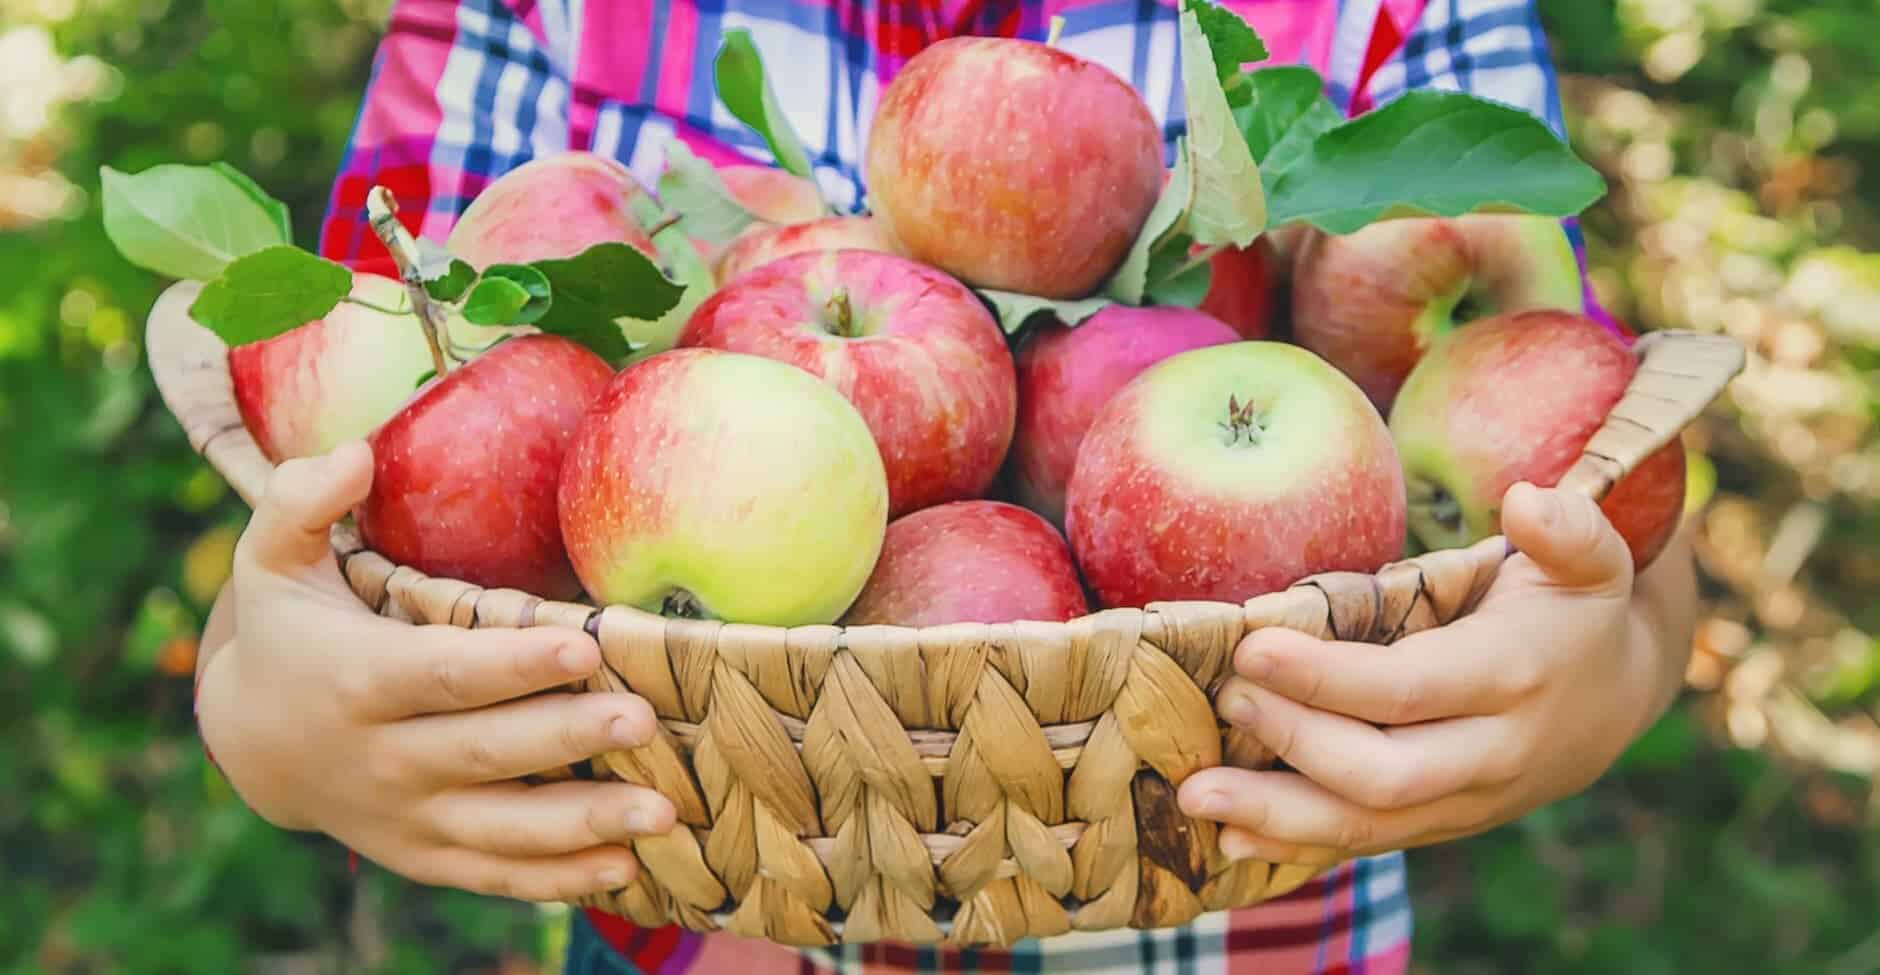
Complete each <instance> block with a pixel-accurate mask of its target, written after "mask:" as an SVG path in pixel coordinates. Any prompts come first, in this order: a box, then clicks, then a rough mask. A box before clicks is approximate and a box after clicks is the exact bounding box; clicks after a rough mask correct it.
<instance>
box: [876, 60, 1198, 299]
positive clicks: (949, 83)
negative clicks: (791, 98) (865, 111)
mask: <svg viewBox="0 0 1880 975" xmlns="http://www.w3.org/2000/svg"><path fill="white" fill-rule="evenodd" d="M864 167H865V172H866V177H867V183H868V198H869V205H870V208H871V209H872V210H873V212H874V213H875V214H876V215H877V216H879V217H880V218H881V219H882V221H883V223H884V224H885V225H886V227H887V230H888V232H889V234H891V235H892V236H893V237H894V239H895V240H897V241H899V242H900V244H901V247H902V249H903V250H904V251H905V252H906V253H907V254H908V255H910V256H912V257H913V258H914V259H916V260H919V261H921V262H923V263H927V264H932V265H934V266H936V267H938V268H940V269H941V270H943V271H946V272H948V273H949V274H952V275H953V276H954V277H957V278H959V279H961V280H963V281H965V282H966V283H967V284H970V285H973V286H975V287H981V288H994V289H999V290H1004V291H1016V292H1020V293H1023V294H1031V295H1038V296H1041V297H1046V298H1077V297H1082V296H1084V295H1088V294H1090V293H1091V292H1093V291H1095V290H1096V288H1097V286H1098V285H1100V284H1101V283H1102V282H1103V281H1104V279H1105V278H1107V277H1109V276H1110V273H1111V272H1112V271H1114V270H1115V269H1116V266H1117V265H1118V264H1120V263H1121V262H1122V260H1123V255H1124V254H1126V253H1127V252H1128V251H1129V247H1130V244H1131V243H1133V242H1134V241H1135V239H1136V235H1137V233H1138V232H1139V231H1140V230H1141V229H1142V224H1143V221H1144V220H1146V219H1147V218H1148V216H1149V210H1150V208H1152V207H1153V206H1154V205H1155V200H1156V196H1157V195H1158V194H1159V193H1160V192H1161V188H1162V182H1163V177H1164V173H1165V170H1164V168H1163V165H1162V136H1161V132H1160V130H1159V129H1158V127H1157V126H1156V122H1155V118H1154V116H1152V115H1151V114H1150V112H1149V106H1148V105H1147V104H1145V103H1144V102H1143V100H1142V97H1141V96H1140V95H1138V94H1137V93H1136V90H1135V89H1133V88H1131V87H1130V86H1129V84H1128V83H1127V82H1125V81H1124V80H1123V79H1122V78H1120V77H1118V76H1117V75H1116V74H1115V73H1114V72H1112V71H1111V70H1110V69H1109V68H1107V67H1104V66H1103V65H1101V64H1097V63H1095V62H1092V61H1087V60H1084V59H1082V58H1079V57H1077V56H1075V55H1072V54H1068V53H1066V52H1064V51H1061V50H1058V49H1056V48H1053V47H1049V46H1046V45H1044V44H1041V43H1038V42H1036V41H1029V40H1021V39H1014V38H1003V37H963V36H962V37H950V38H947V39H945V40H942V41H940V42H938V43H935V44H931V45H929V46H927V47H925V48H923V49H922V50H921V51H920V53H918V54H916V55H914V56H913V57H912V58H910V59H908V62H907V64H906V65H904V66H903V67H902V68H901V70H900V71H899V72H898V73H896V74H895V76H894V80H893V81H891V82H889V83H888V86H887V88H886V89H885V90H883V92H882V93H881V101H880V105H879V107H878V108H877V109H876V111H875V115H874V120H873V122H872V123H871V124H870V129H869V133H868V145H867V147H866V150H865V153H864Z"/></svg>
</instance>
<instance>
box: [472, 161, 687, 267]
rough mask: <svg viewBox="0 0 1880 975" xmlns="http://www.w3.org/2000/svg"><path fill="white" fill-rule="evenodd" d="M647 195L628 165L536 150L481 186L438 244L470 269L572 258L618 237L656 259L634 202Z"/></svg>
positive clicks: (657, 258)
mask: <svg viewBox="0 0 1880 975" xmlns="http://www.w3.org/2000/svg"><path fill="white" fill-rule="evenodd" d="M641 199H650V195H649V194H648V193H647V192H646V188H645V187H643V186H641V185H640V183H639V181H638V180H636V179H634V177H633V173H632V172H631V171H630V170H628V169H627V167H626V166H624V165H621V163H620V162H619V161H618V160H616V159H612V158H609V157H607V156H602V155H599V154H597V153H592V152H585V151H580V150H569V151H566V152H558V153H554V154H552V155H547V156H540V157H537V158H535V159H531V160H529V161H528V162H525V163H523V164H522V165H520V166H517V167H516V168H514V169H511V170H509V171H507V172H505V173H503V174H502V175H501V176H498V177H497V178H496V179H495V180H494V181H493V182H491V183H490V184H489V185H488V186H485V187H484V188H483V189H482V191H481V192H479V193H477V195H476V197H475V198H474V199H472V200H471V201H470V205H469V206H467V207H465V208H464V211H463V215H462V216H460V217H458V218H457V222H456V223H455V224H453V225H452V226H451V229H450V236H448V237H446V238H445V240H444V247H445V249H446V250H448V251H450V252H451V254H452V255H454V256H456V257H458V258H460V259H461V260H463V261H464V262H465V263H467V264H469V265H470V266H472V267H475V268H479V269H481V268H485V267H488V266H490V265H491V264H527V263H529V262H531V261H543V260H555V259H559V258H566V257H573V256H575V255H576V254H579V253H581V252H582V251H584V250H587V249H588V248H589V247H592V246H594V245H596V244H604V243H612V242H619V243H623V244H627V245H628V246H630V247H632V248H633V249H635V250H637V251H639V252H640V253H642V254H645V255H646V256H647V257H649V258H652V259H653V260H654V261H658V260H659V253H658V251H657V250H656V249H655V248H654V247H653V239H652V238H651V237H649V236H647V234H646V230H645V228H643V227H641V226H640V222H639V220H638V219H637V218H636V217H635V215H634V212H633V208H634V203H635V201H636V200H641Z"/></svg>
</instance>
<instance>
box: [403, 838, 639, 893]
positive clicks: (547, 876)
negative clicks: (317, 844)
mask: <svg viewBox="0 0 1880 975" xmlns="http://www.w3.org/2000/svg"><path fill="white" fill-rule="evenodd" d="M393 869H397V870H398V872H400V873H402V874H404V875H405V876H407V877H409V878H410V879H411V880H413V881H415V882H417V883H420V884H425V885H427V886H432V887H455V888H458V889H460V890H467V891H470V892H472V893H477V894H485V895H488V896H491V897H508V898H512V899H514V900H522V901H536V902H541V903H550V902H557V901H571V900H574V899H575V898H577V897H582V896H585V895H588V894H599V893H605V892H608V891H614V890H619V889H621V888H622V887H625V886H627V885H628V884H630V883H632V882H633V878H634V877H635V876H636V875H637V874H638V873H639V861H638V860H635V859H634V857H633V853H632V852H631V851H629V850H627V849H625V848H624V847H608V846H603V847H594V848H591V849H587V850H582V851H581V852H579V853H569V854H564V855H562V856H552V857H504V856H498V855H495V854H490V853H484V852H481V851H479V850H472V849H466V848H463V847H456V848H449V849H441V850H437V851H434V852H431V853H427V854H425V855H423V856H422V857H420V858H419V859H418V861H417V862H416V863H415V864H414V865H413V866H411V867H408V868H404V869H399V868H397V867H393Z"/></svg>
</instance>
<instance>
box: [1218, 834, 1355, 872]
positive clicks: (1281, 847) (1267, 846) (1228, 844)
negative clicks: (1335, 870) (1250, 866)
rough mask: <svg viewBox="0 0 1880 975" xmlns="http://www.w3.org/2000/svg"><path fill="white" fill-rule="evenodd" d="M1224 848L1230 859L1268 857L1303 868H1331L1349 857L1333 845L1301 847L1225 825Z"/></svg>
mask: <svg viewBox="0 0 1880 975" xmlns="http://www.w3.org/2000/svg"><path fill="white" fill-rule="evenodd" d="M1220 847H1221V852H1222V853H1223V854H1226V856H1227V858H1228V859H1229V860H1265V861H1266V862H1268V863H1294V864H1298V865H1299V866H1302V867H1329V866H1331V865H1332V864H1334V863H1337V862H1339V861H1341V860H1344V859H1346V853H1345V851H1343V850H1335V849H1332V848H1331V847H1329V846H1300V845H1299V844H1297V843H1287V842H1285V841H1283V840H1276V839H1272V838H1270V837H1265V836H1260V835H1258V834H1255V833H1249V832H1247V831H1246V830H1244V829H1241V828H1240V827H1238V826H1224V827H1222V828H1221V838H1220Z"/></svg>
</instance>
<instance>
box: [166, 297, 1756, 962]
mask: <svg viewBox="0 0 1880 975" xmlns="http://www.w3.org/2000/svg"><path fill="white" fill-rule="evenodd" d="M192 296H193V292H192V291H191V290H190V289H188V288H187V287H186V286H179V288H178V289H173V290H172V292H171V293H169V294H166V295H165V296H164V298H163V299H162V300H161V302H160V303H159V305H158V307H157V309H155V310H154V311H153V313H152V316H151V326H150V330H149V349H150V358H151V362H152V365H153V369H154V371H155V374H156V378H157V383H158V387H159V389H160V390H161V392H162V394H163V397H164V399H165V401H166V402H167V403H168V404H169V407H170V409H171V410H172V412H173V413H174V414H175V415H176V416H177V418H178V419H179V420H180V421H181V423H182V425H183V427H184V429H185V430H186V431H188V435H189V439H190V443H191V444H192V445H193V446H194V447H195V448H196V449H197V450H198V451H201V452H202V453H203V455H204V456H206V457H207V458H208V459H209V461H210V462H211V463H212V464H213V465H214V466H215V467H216V469H217V470H218V471H220V472H221V473H222V474H223V475H224V476H225V477H227V478H228V480H229V482H230V483H231V484H232V485H233V486H234V487H235V489H236V490H237V491H238V492H239V493H240V494H241V496H242V497H243V498H245V499H247V500H248V501H249V502H250V503H251V504H252V503H254V502H256V501H257V500H258V499H259V498H260V497H261V495H262V493H263V491H264V490H265V486H266V482H267V478H268V476H269V474H270V472H271V466H270V465H269V463H268V461H267V460H266V458H265V457H263V456H262V454H261V452H260V451H259V450H258V449H257V448H256V446H255V444H254V441H253V440H252V439H251V438H250V437H249V436H248V434H247V432H246V430H245V429H244V428H243V426H242V424H241V421H240V417H239V416H238V414H237V413H236V410H235V407H234V401H233V395H232V392H231V387H230V382H229V375H228V368H227V352H226V349H225V348H224V346H223V345H222V343H221V342H220V340H218V339H217V338H216V337H215V336H214V335H213V334H211V333H209V332H208V331H207V330H205V329H203V328H201V327H200V326H198V325H196V324H195V323H193V322H191V321H190V320H188V318H187V315H186V314H184V309H186V307H187V303H188V301H189V300H190V298H191V297H192ZM1637 349H1638V353H1639V354H1640V356H1641V357H1642V361H1641V364H1640V368H1639V370H1638V372H1637V374H1636V377H1635V379H1634V381H1633V383H1632V386H1631V388H1630V390H1629V391H1628V393H1627V394H1626V396H1625V397H1624V398H1623V399H1622V400H1620V402H1619V403H1618V404H1617V406H1616V407H1615V408H1614V410H1613V413H1612V416H1611V417H1610V418H1609V420H1608V421H1607V423H1606V424H1605V426H1604V427H1603V428H1602V429H1601V430H1600V431H1599V433H1598V434H1597V435H1596V436H1595V437H1594V438H1593V439H1592V441H1591V442H1590V443H1589V444H1588V447H1587V451H1586V455H1585V457H1584V458H1583V459H1582V460H1581V461H1580V462H1579V463H1578V464H1577V465H1576V466H1575V467H1574V468H1573V469H1572V470H1571V471H1570V472H1569V473H1568V475H1567V476H1566V478H1565V480H1564V481H1563V483H1564V484H1568V485H1570V486H1572V487H1573V488H1575V489H1577V490H1583V491H1585V492H1587V493H1588V494H1589V495H1591V496H1594V497H1599V496H1602V495H1603V494H1604V493H1605V491H1606V490H1608V489H1609V488H1610V487H1611V485H1612V484H1613V483H1614V482H1615V481H1616V480H1617V479H1618V478H1619V477H1620V476H1622V475H1623V473H1624V472H1625V471H1628V470H1630V469H1631V468H1632V467H1634V466H1635V465H1636V464H1638V463H1639V462H1640V461H1641V460H1643V459H1644V458H1645V457H1647V456H1648V455H1650V454H1651V453H1652V452H1653V451H1655V450H1657V449H1658V448H1659V447H1661V446H1663V445H1665V444H1667V443H1669V442H1671V441H1672V440H1673V439H1674V438H1676V436H1677V435H1678V432H1679V431H1680V430H1681V429H1682V428H1683V427H1684V426H1685V425H1686V424H1688V423H1689V422H1690V421H1691V420H1692V419H1694V418H1695V417H1696V416H1697V414H1698V413H1699V412H1700V411H1701V410H1702V409H1703V408H1704V407H1705V406H1706V405H1707V404H1708V403H1709V402H1710V400H1711V399H1712V398H1714V397H1715V396H1716V395H1717V394H1718V393H1719V392H1720V391H1721V390H1722V389H1723V387H1724V385H1725V383H1727V382H1728V380H1729V379H1730V378H1731V377H1732V376H1734V375H1735V374H1736V373H1737V372H1738V371H1739V370H1740V369H1741V368H1742V366H1743V352H1742V350H1741V348H1740V347H1739V346H1738V345H1737V344H1736V343H1735V342H1734V341H1731V340H1729V339H1727V338H1720V337H1711V336H1704V335H1698V334H1694V333H1677V332H1661V333H1653V334H1651V335H1648V336H1647V337H1645V338H1644V339H1643V340H1641V341H1640V342H1639V343H1638V345H1637ZM333 542H334V546H335V550H336V551H337V553H338V555H339V561H340V565H341V566H342V568H343V571H344V573H345V575H346V578H347V580H348V581H349V582H350V584H351V586H352V588H353V590H354V591H355V592H356V593H358V595H359V597H360V598H361V599H362V600H364V602H365V603H366V604H367V605H368V606H370V607H371V608H372V609H373V610H374V611H375V612H377V613H380V614H382V615H384V616H388V617H392V618H397V619H405V620H412V621H416V622H422V623H448V624H451V625H455V626H463V627H482V626H534V625H562V626H572V627H582V628H585V629H586V630H587V632H589V633H591V634H593V635H594V636H595V637H596V639H597V640H598V641H599V643H600V645H601V648H602V653H603V656H604V659H605V661H606V665H605V666H604V667H603V668H602V670H601V672H600V673H599V674H598V675H597V676H596V677H595V678H593V679H592V680H591V681H590V682H589V684H588V688H589V689H595V690H616V691H617V690H631V691H632V692H634V693H636V694H639V695H641V696H642V697H644V698H646V700H647V701H648V702H650V703H651V704H652V706H653V708H654V710H655V711H656V712H657V713H658V715H659V717H660V719H661V728H660V734H659V736H658V739H657V740H656V741H654V742H653V743H652V744H650V745H647V746H644V747H641V748H637V749H633V750H631V751H622V752H613V753H609V754H606V755H603V756H600V757H599V758H598V759H597V760H596V761H595V762H594V763H593V766H594V767H593V769H592V770H591V771H592V774H594V775H596V776H600V777H613V778H617V779H622V780H626V781H629V782H635V783H638V784H641V785H645V786H648V787H650V788H653V789H656V790H658V791H659V792H660V793H661V794H663V795H665V796H667V797H668V798H669V799H671V800H672V802H673V804H674V806H675V807H676V808H677V810H678V819H679V822H680V824H681V826H680V827H678V828H675V829H674V830H673V831H672V832H671V833H669V834H667V835H665V836H661V837H656V838H645V839H640V840H637V841H635V843H634V850H635V852H636V854H637V855H638V856H639V858H640V860H641V862H642V864H643V865H644V869H643V870H641V871H640V873H639V875H638V877H637V878H636V879H635V880H634V882H633V884H632V885H631V886H629V887H627V888H626V889H624V890H620V891H616V892H614V893H612V894H610V895H607V896H606V897H603V898H598V899H594V900H590V901H587V902H585V903H587V904H589V905H590V906H598V907H602V908H604V909H606V910H609V911H613V912H616V913H619V914H622V915H624V916H626V917H628V918H630V919H632V920H633V921H635V922H637V923H640V924H643V925H663V924H666V923H672V922H676V923H678V924H681V925H684V926H685V927H687V928H691V929H693V930H697V931H711V930H718V929H723V930H728V931H731V932H735V933H737V934H741V935H746V936H752V937H761V938H766V939H769V940H772V941H776V942H780V943H784V944H790V945H824V944H830V943H832V942H835V941H838V940H843V941H853V942H867V941H878V940H893V941H902V942H915V943H933V942H943V941H944V942H948V943H954V944H962V945H964V944H985V945H1009V944H1011V943H1012V942H1014V941H1016V940H1018V939H1020V938H1025V937H1043V936H1048V935H1054V934H1059V933H1063V932H1066V931H1071V930H1087V931H1088V930H1104V929H1111V928H1121V927H1131V928H1155V927H1166V926H1171V925H1178V924H1182V923H1184V922H1187V921H1189V920H1191V919H1193V918H1194V917H1196V916H1197V915H1199V914H1201V913H1203V912H1208V911H1218V910H1223V909H1228V908H1234V907H1241V906H1244V905H1248V904H1252V903H1255V902H1258V901H1260V900H1264V899H1266V898H1270V897H1274V896H1277V895H1280V894H1284V893H1286V892H1288V891H1291V890H1293V889H1295V888H1297V887H1299V886H1300V885H1301V884H1303V883H1305V882H1306V881H1307V880H1308V879H1310V878H1311V876H1312V875H1313V872H1314V871H1312V870H1309V869H1307V868H1302V867H1298V866H1292V865H1282V864H1268V863H1264V862H1259V861H1238V862H1235V861H1229V860H1227V859H1226V858H1224V857H1223V856H1222V855H1221V853H1220V852H1219V849H1218V847H1217V845H1216V842H1215V839H1216V826H1215V825H1214V824H1212V823H1209V822H1206V821H1201V820H1193V819H1189V818H1188V817H1186V816H1184V815H1183V814H1182V813H1181V812H1180V810H1179V809H1178V808H1177V806H1176V802H1175V789H1176V787H1177V786H1178V785H1179V784H1180V783H1181V782H1182V780H1183V779H1185V778H1186V777H1187V776H1188V775H1189V774H1190V773H1192V772H1194V771H1196V770H1198V769H1202V768H1206V767H1208V766H1210V765H1217V764H1221V763H1223V762H1226V763H1229V764H1233V765H1238V766H1242V767H1249V768H1258V767H1265V766H1268V765H1270V764H1271V763H1272V762H1273V756H1272V753H1271V752H1270V751H1268V750H1267V749H1265V748H1263V747H1262V746H1261V745H1260V744H1259V743H1258V742H1257V741H1254V740H1253V739H1251V738H1250V737H1248V736H1246V735H1243V734H1241V733H1239V732H1237V731H1235V730H1233V729H1229V728H1225V727H1224V726H1223V725H1222V724H1221V723H1220V722H1219V721H1217V720H1216V718H1215V716H1214V713H1213V709H1212V698H1213V693H1214V691H1215V689H1216V688H1217V687H1218V686H1219V684H1220V682H1221V681H1222V680H1223V679H1224V678H1225V677H1226V676H1227V673H1228V668H1229V662H1230V660H1231V657H1232V654H1233V650H1234V647H1235V645H1236V644H1237V643H1238V642H1239V640H1240V639H1241V638H1242V637H1243V636H1244V635H1246V634H1247V633H1249V632H1251V631H1253V630H1255V629H1258V628H1260V627H1266V626H1283V627H1288V628H1292V629H1297V630H1302V631H1305V632H1307V633H1312V634H1315V635H1318V636H1321V637H1331V638H1337V639H1344V640H1362V641H1371V642H1379V643H1389V642H1391V641H1394V640H1396V639H1398V638H1400V637H1402V636H1404V635H1406V634H1409V633H1415V632H1418V631H1420V630H1424V629H1428V628H1430V627H1433V626H1439V625H1442V624H1444V623H1447V622H1449V621H1451V620H1454V619H1455V618H1457V617H1458V616H1460V615H1462V614H1464V613H1467V612H1468V611H1469V610H1470V609H1471V608H1472V607H1473V606H1474V605H1475V604H1476V602H1477V601H1478V600H1479V599H1480V598H1481V597H1482V595H1483V593H1484V592H1486V591H1487V589H1488V587H1489V585H1490V583H1492V582H1493V581H1494V578H1495V574H1496V571H1497V570H1498V568H1499V567H1500V565H1501V563H1502V561H1503V559H1504V558H1506V556H1507V546H1506V543H1505V542H1504V540H1503V539H1501V538H1490V539H1487V540H1485V541H1483V542H1480V543H1478V544H1476V545H1474V546H1471V547H1470V548H1467V549H1461V550H1454V551H1444V552H1435V553H1431V554H1428V555H1423V556H1419V557H1417V558H1414V559H1410V560H1407V561H1404V562H1399V563H1396V564H1393V565H1391V566H1388V567H1386V568H1384V569H1382V570H1381V571H1379V572H1378V573H1377V574H1375V575H1366V574H1359V573H1333V574H1329V575H1322V576H1316V577H1313V578H1310V579H1306V580H1303V581H1301V582H1299V583H1298V584H1296V585H1294V586H1293V587H1291V588H1290V589H1287V590H1285V591H1282V592H1278V593H1273V594H1270V595H1266V596H1261V597H1259V598H1256V599H1253V600H1250V601H1248V602H1247V603H1245V604H1244V605H1232V604H1222V603H1161V604H1155V605H1151V606H1148V607H1146V608H1143V609H1113V610H1105V611H1101V612H1098V613H1095V614H1093V615H1090V616H1087V617H1084V618H1082V619H1078V620H1074V621H1071V622H1068V623H1012V624H1000V625H984V624H977V623H966V624H956V625H949V626H937V627H929V628H924V629H911V628H903V627H891V626H864V627H848V628H843V627H838V626H804V627H793V628H778V627H766V626H750V625H740V624H727V623H719V622H710V621H699V620H686V619H666V618H662V617H659V616H655V615H651V614H648V613H644V612H641V611H638V610H634V609H630V608H625V607H606V608H601V609H597V608H595V607H593V606H588V605H580V604H571V603H559V602H548V601H544V600H540V599H537V598H535V597H533V596H530V595H528V594H527V593H521V592H516V591H512V590H494V589H491V590H485V589H479V588H477V587H475V586H471V585H468V584H465V583H461V582H456V581H452V580H447V579H437V578H430V577H427V576H425V575H423V574H422V573H419V572H417V571H415V570H413V569H410V568H407V567H400V566H395V565H393V564H391V563H390V562H388V561H386V560H385V559H384V558H382V557H380V556H379V555H377V554H375V553H373V552H371V551H369V550H367V549H366V548H364V547H363V545H362V544H361V543H360V541H359V540H358V538H357V536H356V535H355V534H354V533H353V532H352V531H351V529H350V528H348V527H341V528H338V529H336V530H335V531H334V534H333ZM571 774H575V771H574V770H569V769H560V770H545V771H544V775H545V776H547V777H565V776H568V775H571Z"/></svg>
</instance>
